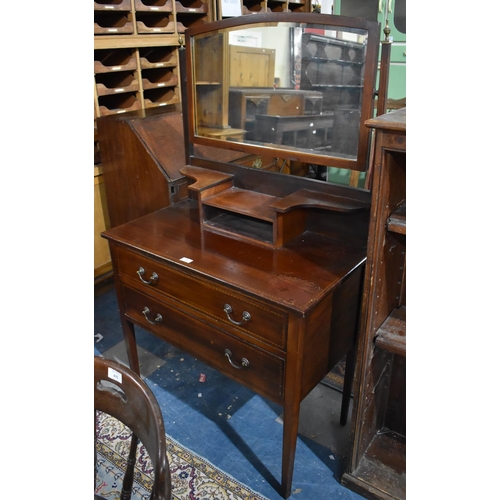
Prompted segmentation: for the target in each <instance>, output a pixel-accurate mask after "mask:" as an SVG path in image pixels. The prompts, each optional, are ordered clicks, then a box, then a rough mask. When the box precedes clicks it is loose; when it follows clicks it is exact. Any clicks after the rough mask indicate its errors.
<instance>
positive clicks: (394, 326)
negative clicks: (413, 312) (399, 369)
mask: <svg viewBox="0 0 500 500" xmlns="http://www.w3.org/2000/svg"><path fill="white" fill-rule="evenodd" d="M375 345H377V346H378V347H381V348H382V349H385V350H386V351H389V352H392V353H394V354H399V355H400V356H406V306H401V307H399V308H397V309H394V310H393V311H392V312H391V314H390V315H389V316H388V317H387V319H386V320H385V321H384V323H383V324H382V326H381V327H380V328H379V329H378V331H377V334H376V337H375Z"/></svg>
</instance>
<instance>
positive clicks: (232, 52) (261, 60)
mask: <svg viewBox="0 0 500 500" xmlns="http://www.w3.org/2000/svg"><path fill="white" fill-rule="evenodd" d="M275 57H276V51H275V50H274V49H266V48H258V47H245V46H240V45H229V86H230V87H268V88H270V89H272V88H273V87H274V63H275Z"/></svg>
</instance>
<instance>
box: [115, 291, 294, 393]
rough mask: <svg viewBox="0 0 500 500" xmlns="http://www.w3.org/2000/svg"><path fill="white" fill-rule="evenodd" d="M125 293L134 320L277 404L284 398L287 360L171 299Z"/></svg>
mask: <svg viewBox="0 0 500 500" xmlns="http://www.w3.org/2000/svg"><path fill="white" fill-rule="evenodd" d="M123 292H124V293H123V297H124V303H125V306H124V309H125V316H127V317H128V318H129V319H130V320H132V321H133V322H134V323H136V324H138V325H140V326H141V327H142V328H144V329H146V330H148V331H150V332H151V333H153V334H155V335H156V336H158V337H160V338H161V339H163V340H165V341H167V342H168V343H170V344H172V345H174V346H176V347H178V348H179V349H182V350H183V351H185V352H187V353H189V354H191V355H193V356H195V357H196V358H198V359H200V360H201V361H203V362H205V363H207V364H208V365H210V366H213V367H214V368H216V369H217V370H219V371H221V372H222V373H224V374H226V375H228V376H229V377H231V378H232V379H234V380H236V381H238V382H239V383H241V384H243V385H245V386H247V387H249V388H250V389H252V390H254V391H256V392H258V393H259V394H262V395H264V396H266V397H268V398H269V399H271V400H273V401H275V402H277V403H279V402H281V401H282V399H283V379H284V369H285V360H284V359H282V358H279V357H278V356H275V355H273V354H270V353H269V352H267V351H265V350H263V349H260V348H258V347H256V346H254V345H252V344H250V343H248V342H245V341H242V340H240V339H238V338H236V337H234V336H232V335H231V334H230V333H228V332H226V331H224V330H221V329H220V328H217V327H215V326H214V325H213V324H212V323H207V322H205V321H203V320H202V318H200V317H196V316H192V315H191V314H189V313H188V312H186V311H185V310H184V309H181V308H179V306H178V305H177V304H173V303H171V302H170V301H168V300H166V301H165V302H160V301H157V300H155V299H153V298H151V297H149V296H148V295H146V294H142V293H141V292H139V291H137V290H135V289H132V288H128V287H124V289H123ZM245 360H246V361H245ZM233 365H234V366H233Z"/></svg>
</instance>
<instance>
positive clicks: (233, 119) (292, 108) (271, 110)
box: [229, 86, 323, 140]
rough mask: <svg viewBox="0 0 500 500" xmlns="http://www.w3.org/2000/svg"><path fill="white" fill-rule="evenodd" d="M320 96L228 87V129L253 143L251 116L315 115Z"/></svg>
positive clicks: (317, 111) (302, 92) (294, 91)
mask: <svg viewBox="0 0 500 500" xmlns="http://www.w3.org/2000/svg"><path fill="white" fill-rule="evenodd" d="M322 100H323V94H322V93H321V92H315V91H310V90H295V89H282V88H277V89H273V88H272V86H271V87H268V88H251V87H243V88H239V87H231V88H229V125H230V126H231V127H235V128H240V129H245V130H247V134H246V135H245V138H246V139H250V140H252V139H255V133H254V130H255V116H256V115H258V114H260V115H282V116H297V115H310V114H319V113H321V110H322Z"/></svg>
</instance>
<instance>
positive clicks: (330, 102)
mask: <svg viewBox="0 0 500 500" xmlns="http://www.w3.org/2000/svg"><path fill="white" fill-rule="evenodd" d="M379 40H380V26H379V24H378V23H377V22H373V21H366V20H362V19H357V18H349V17H344V16H333V15H325V14H315V13H279V14H277V13H268V14H256V15H247V16H240V17H237V18H231V19H224V20H222V21H216V22H213V23H209V24H205V25H201V26H199V27H195V28H191V29H189V30H187V31H186V49H187V52H186V57H187V65H186V69H187V99H188V107H187V109H188V110H189V111H188V113H189V117H188V127H189V141H190V142H192V143H193V144H200V145H205V146H214V147H216V148H222V149H230V150H236V151H242V152H248V153H253V154H260V155H267V156H273V157H277V158H281V159H285V160H298V161H303V162H308V163H314V164H318V165H324V166H333V167H340V168H348V169H352V170H359V171H363V170H365V169H366V166H367V160H368V155H369V130H368V129H367V128H366V127H365V126H364V122H365V121H366V120H367V119H369V118H371V117H372V116H373V110H374V95H375V86H376V84H375V82H376V73H377V61H378V47H379Z"/></svg>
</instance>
